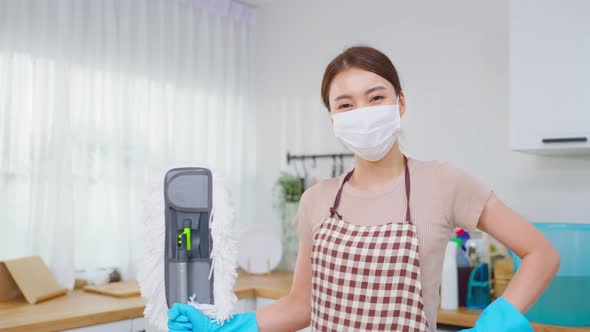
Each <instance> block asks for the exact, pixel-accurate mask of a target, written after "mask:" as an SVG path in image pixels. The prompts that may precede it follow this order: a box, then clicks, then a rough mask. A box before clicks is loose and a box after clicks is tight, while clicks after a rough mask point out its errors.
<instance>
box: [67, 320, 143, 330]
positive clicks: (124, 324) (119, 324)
mask: <svg viewBox="0 0 590 332" xmlns="http://www.w3.org/2000/svg"><path fill="white" fill-rule="evenodd" d="M64 331H67V332H142V331H147V329H146V324H145V319H144V318H134V319H127V320H120V321H116V322H111V323H104V324H97V325H91V326H85V327H78V328H75V329H69V330H64Z"/></svg>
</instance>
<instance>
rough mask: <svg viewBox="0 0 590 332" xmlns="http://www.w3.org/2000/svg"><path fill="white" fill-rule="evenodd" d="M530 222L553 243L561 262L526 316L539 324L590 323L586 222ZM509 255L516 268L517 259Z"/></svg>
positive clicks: (589, 236)
mask: <svg viewBox="0 0 590 332" xmlns="http://www.w3.org/2000/svg"><path fill="white" fill-rule="evenodd" d="M534 225H535V227H536V228H537V229H539V230H540V231H541V232H542V233H543V235H545V236H546V237H547V238H548V239H549V241H551V243H552V244H553V246H555V248H556V249H557V251H558V252H559V256H560V258H561V264H560V267H559V271H557V274H556V275H555V278H553V280H552V281H551V284H549V286H548V287H547V289H546V290H545V292H544V293H543V295H541V298H539V300H538V301H537V303H535V305H534V306H533V307H532V308H531V309H530V310H529V311H528V312H527V314H526V317H527V318H528V319H529V320H530V321H532V322H537V323H542V324H550V325H562V326H590V302H589V301H590V259H589V258H590V256H589V255H590V224H546V223H535V224H534ZM510 255H511V256H512V258H513V259H514V271H516V270H517V269H518V266H519V265H520V262H521V259H520V258H519V257H517V256H516V255H515V254H514V253H513V252H510Z"/></svg>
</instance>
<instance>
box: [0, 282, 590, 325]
mask: <svg viewBox="0 0 590 332" xmlns="http://www.w3.org/2000/svg"><path fill="white" fill-rule="evenodd" d="M292 280H293V275H292V273H290V272H283V271H275V272H273V273H271V274H270V275H247V274H243V273H241V274H240V276H239V277H238V280H236V285H235V287H234V290H235V293H236V295H237V297H238V298H239V299H243V298H249V297H264V298H270V299H279V298H281V297H284V296H286V295H288V294H289V291H290V289H291V283H292ZM144 306H145V302H144V300H143V299H142V298H141V297H131V298H114V297H109V296H103V295H98V294H93V293H88V292H84V291H82V290H75V291H71V292H69V293H68V294H67V295H66V296H62V297H58V298H54V299H51V300H48V301H45V302H41V303H38V304H28V303H27V302H26V301H25V300H24V299H18V300H14V301H10V302H0V331H2V332H9V331H21V332H25V331H39V332H42V331H56V330H64V329H71V328H76V327H83V326H90V325H96V324H101V323H108V322H114V321H118V320H124V319H132V318H138V317H142V316H143V310H144ZM479 313H480V311H477V310H467V309H464V308H461V309H460V310H458V311H444V310H439V312H438V323H439V324H448V325H455V326H462V327H469V326H473V324H474V323H475V321H476V320H477V317H478V315H479ZM532 325H533V327H534V330H535V331H536V332H549V331H551V332H590V327H587V328H566V327H557V326H547V325H541V324H532Z"/></svg>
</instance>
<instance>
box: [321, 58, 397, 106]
mask: <svg viewBox="0 0 590 332" xmlns="http://www.w3.org/2000/svg"><path fill="white" fill-rule="evenodd" d="M352 67H356V68H360V69H363V70H366V71H370V72H373V73H375V74H377V75H379V76H381V77H383V78H384V79H386V80H387V81H389V83H391V85H393V88H394V89H395V93H396V94H398V95H399V93H400V91H401V90H402V87H401V84H400V82H399V77H398V75H397V70H396V69H395V67H394V66H393V63H392V62H391V60H389V58H388V57H387V55H385V54H383V53H382V52H381V51H379V50H377V49H374V48H372V47H368V46H354V47H350V48H348V49H346V50H345V51H344V52H342V53H341V54H340V55H338V56H337V57H336V58H334V60H332V62H330V64H328V66H327V67H326V71H325V72H324V78H323V79H322V101H323V102H324V105H325V106H326V108H327V109H328V110H330V100H329V96H328V94H329V91H330V85H332V81H333V80H334V77H335V76H336V75H337V74H338V73H340V72H341V71H344V70H346V69H349V68H352Z"/></svg>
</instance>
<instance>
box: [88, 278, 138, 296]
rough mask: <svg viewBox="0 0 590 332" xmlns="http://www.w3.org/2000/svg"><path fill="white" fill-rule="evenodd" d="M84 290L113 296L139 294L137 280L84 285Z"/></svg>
mask: <svg viewBox="0 0 590 332" xmlns="http://www.w3.org/2000/svg"><path fill="white" fill-rule="evenodd" d="M84 291H86V292H90V293H97V294H102V295H108V296H113V297H134V296H139V295H140V291H139V285H138V284H137V281H119V282H112V283H108V284H101V285H88V286H84Z"/></svg>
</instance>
